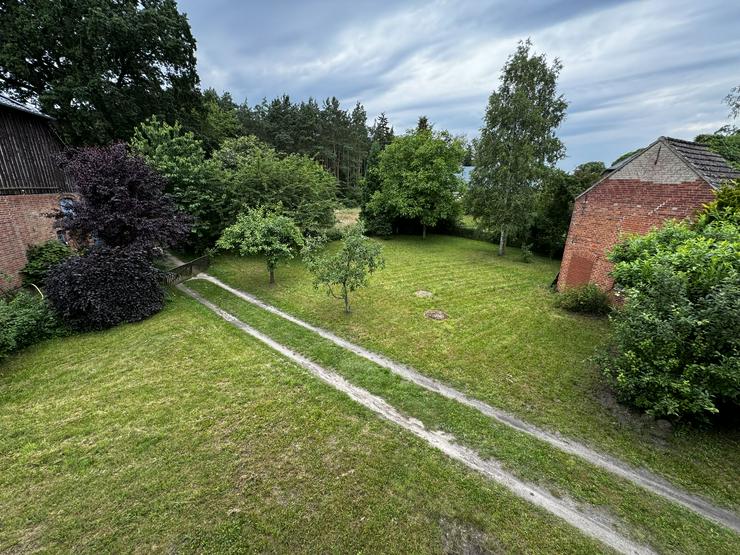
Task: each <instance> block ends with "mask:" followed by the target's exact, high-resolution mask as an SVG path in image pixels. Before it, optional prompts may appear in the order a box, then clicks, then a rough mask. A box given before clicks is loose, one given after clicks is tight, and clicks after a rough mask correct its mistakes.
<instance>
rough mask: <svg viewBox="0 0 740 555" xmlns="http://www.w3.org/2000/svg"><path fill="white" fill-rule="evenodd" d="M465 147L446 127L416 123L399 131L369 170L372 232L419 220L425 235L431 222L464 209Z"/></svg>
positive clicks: (365, 216)
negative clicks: (400, 221)
mask: <svg viewBox="0 0 740 555" xmlns="http://www.w3.org/2000/svg"><path fill="white" fill-rule="evenodd" d="M464 156H465V148H464V147H463V145H462V142H461V141H460V140H459V139H457V138H455V137H452V135H450V134H449V133H448V132H446V131H442V132H439V133H438V132H435V131H432V130H431V129H417V130H416V131H413V132H409V133H407V134H405V135H403V136H401V137H396V138H395V139H393V141H392V142H391V143H390V144H389V145H388V146H387V147H385V150H383V151H382V152H381V153H380V154H379V156H378V163H377V166H376V167H374V168H372V169H371V170H369V171H368V177H367V179H366V181H365V186H366V187H370V188H373V189H375V190H374V192H373V193H372V196H371V197H370V199H369V201H368V202H367V204H366V205H365V206H364V208H363V219H364V220H365V222H366V223H367V224H368V227H369V228H370V231H371V232H372V233H374V234H378V235H383V234H389V232H390V231H392V228H393V223H394V221H395V220H397V219H399V218H402V219H406V220H409V221H412V222H415V223H416V224H418V225H419V226H420V227H421V231H422V237H426V232H427V228H428V227H434V226H436V225H438V224H439V223H440V222H443V221H445V220H449V221H455V220H456V219H457V217H458V216H459V213H460V203H459V202H458V197H459V196H460V195H461V194H462V190H463V182H462V179H461V178H460V172H461V168H462V160H463V157H464Z"/></svg>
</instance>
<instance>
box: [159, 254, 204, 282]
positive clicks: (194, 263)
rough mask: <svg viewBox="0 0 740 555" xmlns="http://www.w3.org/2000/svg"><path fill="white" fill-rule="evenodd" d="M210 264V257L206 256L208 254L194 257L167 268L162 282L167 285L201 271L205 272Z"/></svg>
mask: <svg viewBox="0 0 740 555" xmlns="http://www.w3.org/2000/svg"><path fill="white" fill-rule="evenodd" d="M210 264H211V259H210V258H209V257H208V255H205V256H201V257H200V258H196V259H194V260H191V261H190V262H186V263H185V264H181V265H180V266H176V267H175V268H172V269H171V270H167V271H166V272H165V273H164V282H165V283H166V284H167V285H174V284H176V283H180V282H181V281H185V280H187V279H190V278H191V277H193V276H196V275H198V274H199V273H201V272H205V271H206V270H207V269H208V266H209V265H210Z"/></svg>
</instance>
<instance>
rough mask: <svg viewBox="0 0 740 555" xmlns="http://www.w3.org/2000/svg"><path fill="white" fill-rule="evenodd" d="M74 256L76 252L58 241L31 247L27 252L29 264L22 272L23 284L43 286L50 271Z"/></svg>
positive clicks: (54, 240) (52, 240) (27, 263)
mask: <svg viewBox="0 0 740 555" xmlns="http://www.w3.org/2000/svg"><path fill="white" fill-rule="evenodd" d="M73 254H74V251H73V250H72V249H71V248H69V247H68V246H67V245H65V244H63V243H60V242H59V241H57V240H56V239H51V240H49V241H46V242H45V243H40V244H38V245H31V246H29V247H28V249H27V250H26V259H27V260H28V262H26V265H25V266H24V268H23V270H21V276H22V277H23V283H24V284H26V285H29V284H31V283H33V284H35V285H37V286H41V285H42V284H43V283H44V279H45V278H46V274H47V272H48V271H49V269H51V268H53V267H54V266H56V265H57V264H59V263H60V262H62V261H63V260H66V259H67V258H69V257H70V256H72V255H73Z"/></svg>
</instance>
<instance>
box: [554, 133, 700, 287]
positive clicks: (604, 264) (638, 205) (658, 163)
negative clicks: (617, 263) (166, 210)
mask: <svg viewBox="0 0 740 555" xmlns="http://www.w3.org/2000/svg"><path fill="white" fill-rule="evenodd" d="M712 198H713V192H712V189H711V187H710V186H709V185H708V184H707V183H706V182H705V181H704V180H702V179H700V178H699V177H698V175H697V174H696V173H694V171H693V170H692V169H691V168H689V167H688V166H687V165H686V164H685V163H684V162H683V161H682V160H681V159H680V158H678V157H677V156H676V155H675V154H674V153H673V152H672V151H671V150H670V149H669V148H668V147H667V146H665V145H663V144H661V143H656V144H655V145H653V147H651V148H650V149H648V150H646V151H645V152H644V153H643V154H642V155H640V156H639V157H637V158H636V159H635V160H633V161H632V162H631V163H629V164H627V165H626V166H624V167H623V168H621V169H620V170H617V171H615V172H614V173H613V174H611V175H610V176H608V177H607V178H606V179H604V180H602V181H601V182H599V183H597V184H596V185H595V186H594V187H593V188H592V189H591V190H589V191H587V192H586V193H584V194H583V195H581V196H580V197H579V198H577V199H576V202H575V205H574V207H573V216H572V217H571V222H570V229H569V231H568V237H567V239H566V244H565V252H564V253H563V261H562V263H561V266H560V276H559V278H558V289H559V290H561V291H562V290H563V289H565V288H567V287H575V286H578V285H583V284H586V283H589V282H590V283H595V284H597V285H598V286H599V287H601V288H602V289H604V290H610V289H611V288H612V286H613V280H612V279H611V277H610V276H609V272H611V269H612V264H611V263H610V262H609V261H608V260H607V259H606V255H607V253H608V252H609V251H610V250H611V248H612V247H613V246H614V245H615V244H616V243H617V242H619V240H620V238H621V237H622V236H623V235H624V234H628V233H646V232H648V231H650V230H651V229H652V228H654V227H659V226H660V225H661V224H662V223H663V222H664V221H666V220H667V219H677V220H681V219H685V218H690V217H692V216H694V215H695V214H696V212H697V211H698V210H700V209H701V207H702V205H704V204H706V203H708V202H710V201H711V200H712Z"/></svg>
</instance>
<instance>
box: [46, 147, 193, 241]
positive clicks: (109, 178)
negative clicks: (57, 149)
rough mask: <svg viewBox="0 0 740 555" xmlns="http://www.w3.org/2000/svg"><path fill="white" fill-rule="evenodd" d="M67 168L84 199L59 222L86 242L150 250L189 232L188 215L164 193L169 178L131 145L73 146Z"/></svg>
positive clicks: (178, 238)
mask: <svg viewBox="0 0 740 555" xmlns="http://www.w3.org/2000/svg"><path fill="white" fill-rule="evenodd" d="M65 169H66V171H67V173H68V174H69V176H70V177H71V178H72V179H73V180H74V182H75V184H76V186H77V191H78V193H79V196H80V199H79V201H78V202H76V203H75V206H74V210H72V211H71V212H69V213H66V214H64V213H60V214H58V225H59V226H60V227H61V228H62V229H64V230H66V231H68V232H69V233H70V234H71V235H72V237H74V238H75V239H76V240H77V241H78V242H79V243H80V244H84V243H86V242H87V241H88V240H89V239H92V240H94V241H95V242H97V243H101V244H103V245H106V246H108V247H129V246H130V247H132V248H136V249H139V250H140V251H142V252H146V251H149V252H150V251H151V250H152V249H153V248H154V247H169V246H172V245H174V244H176V243H177V242H178V241H179V240H181V239H182V238H184V237H185V236H186V235H187V232H188V228H189V225H188V218H187V217H185V215H184V214H182V213H180V212H178V210H177V208H176V206H175V204H174V203H173V202H172V200H171V199H170V198H169V197H168V196H167V195H166V194H165V193H164V188H165V180H164V179H163V178H162V177H161V176H159V175H158V174H157V173H155V172H154V171H153V170H152V169H151V168H150V167H149V166H147V164H146V163H145V162H144V160H143V159H142V158H139V157H135V156H131V155H129V154H128V153H127V152H126V146H125V145H123V144H116V145H113V146H110V147H105V148H96V147H91V148H83V149H79V150H77V151H73V152H71V153H69V156H68V160H67V162H66V167H65Z"/></svg>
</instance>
